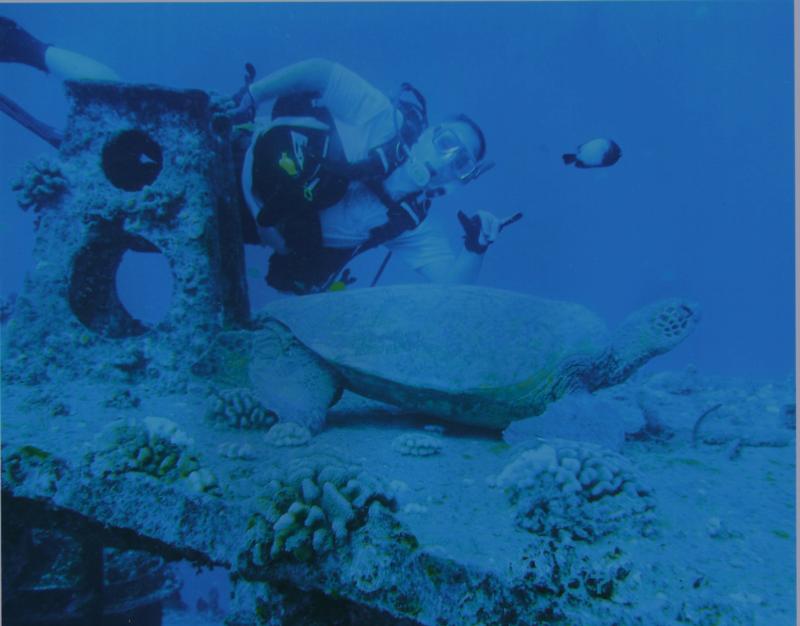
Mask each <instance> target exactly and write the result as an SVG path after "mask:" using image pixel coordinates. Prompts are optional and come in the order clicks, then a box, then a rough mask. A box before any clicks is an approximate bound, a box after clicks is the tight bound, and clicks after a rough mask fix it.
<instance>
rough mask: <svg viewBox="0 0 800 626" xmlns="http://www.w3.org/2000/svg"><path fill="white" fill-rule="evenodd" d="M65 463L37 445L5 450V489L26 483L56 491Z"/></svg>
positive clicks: (46, 490)
mask: <svg viewBox="0 0 800 626" xmlns="http://www.w3.org/2000/svg"><path fill="white" fill-rule="evenodd" d="M65 472H66V467H65V464H64V463H63V462H62V461H60V460H59V459H56V458H54V457H53V456H52V455H51V454H50V453H49V452H47V451H45V450H42V449H41V448H37V447H36V446H31V445H25V446H21V447H19V448H17V449H15V450H13V451H9V450H8V449H4V450H3V483H4V489H5V488H6V487H8V486H9V485H19V484H22V483H26V484H29V485H32V486H34V488H35V489H37V490H41V491H45V492H47V493H54V492H55V490H56V485H57V484H58V481H59V480H60V478H61V476H62V475H63V474H64V473H65Z"/></svg>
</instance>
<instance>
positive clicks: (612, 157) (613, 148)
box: [601, 140, 622, 165]
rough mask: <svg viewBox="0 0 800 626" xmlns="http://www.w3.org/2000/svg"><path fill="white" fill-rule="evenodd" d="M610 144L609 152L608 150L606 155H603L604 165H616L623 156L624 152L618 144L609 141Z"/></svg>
mask: <svg viewBox="0 0 800 626" xmlns="http://www.w3.org/2000/svg"><path fill="white" fill-rule="evenodd" d="M609 144H610V146H609V148H608V150H606V153H605V154H604V155H603V161H602V163H601V164H602V165H614V163H616V162H617V161H619V158H620V157H621V156H622V150H621V149H620V147H619V146H618V145H617V143H616V142H614V141H611V140H609Z"/></svg>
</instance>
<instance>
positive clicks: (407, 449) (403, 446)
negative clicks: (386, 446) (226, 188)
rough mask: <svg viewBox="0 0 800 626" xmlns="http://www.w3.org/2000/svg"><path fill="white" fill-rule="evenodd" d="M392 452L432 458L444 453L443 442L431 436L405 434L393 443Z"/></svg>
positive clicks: (396, 438)
mask: <svg viewBox="0 0 800 626" xmlns="http://www.w3.org/2000/svg"><path fill="white" fill-rule="evenodd" d="M392 450H394V451H395V452H399V453H400V454H404V455H406V456H431V455H433V454H439V453H440V452H441V451H442V442H441V441H440V440H439V439H436V438H435V437H431V436H430V435H421V434H419V433H404V434H402V435H400V436H398V437H395V439H394V441H392Z"/></svg>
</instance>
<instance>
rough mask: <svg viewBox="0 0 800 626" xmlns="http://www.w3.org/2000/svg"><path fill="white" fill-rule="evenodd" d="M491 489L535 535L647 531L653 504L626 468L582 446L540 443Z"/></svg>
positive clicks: (584, 536)
mask: <svg viewBox="0 0 800 626" xmlns="http://www.w3.org/2000/svg"><path fill="white" fill-rule="evenodd" d="M496 484H497V485H498V486H499V487H504V488H506V489H507V491H508V492H509V494H510V495H511V499H512V502H513V503H515V504H516V506H517V523H518V524H519V525H520V526H521V527H523V528H525V529H526V530H529V531H531V532H533V533H536V534H538V535H544V536H550V537H555V538H559V537H562V536H563V534H564V533H566V535H567V536H569V537H571V538H572V539H576V540H583V541H594V540H595V539H597V538H598V537H602V536H604V535H607V534H610V533H613V532H616V531H618V530H620V529H622V528H623V526H626V525H627V526H628V527H631V528H635V529H636V530H637V531H638V532H639V533H640V534H643V535H647V534H649V533H650V532H652V522H653V519H654V517H653V508H654V505H653V500H652V498H651V496H650V491H649V489H648V488H647V487H645V486H644V485H642V484H641V482H640V481H639V479H638V478H637V476H636V473H635V471H634V469H633V467H632V466H631V465H630V463H629V462H628V461H627V459H625V458H624V457H622V456H621V455H619V454H616V453H614V452H611V451H610V450H607V449H604V448H601V447H600V446H596V445H593V444H588V443H578V442H572V441H565V440H557V439H553V440H546V441H544V440H543V441H542V442H541V444H540V445H538V446H537V447H535V448H532V449H529V450H526V451H525V452H522V453H521V454H520V455H518V456H517V458H516V459H514V460H513V461H512V462H511V463H509V464H508V465H507V466H506V467H505V468H504V469H503V471H502V472H501V473H500V475H499V476H498V477H497V481H496Z"/></svg>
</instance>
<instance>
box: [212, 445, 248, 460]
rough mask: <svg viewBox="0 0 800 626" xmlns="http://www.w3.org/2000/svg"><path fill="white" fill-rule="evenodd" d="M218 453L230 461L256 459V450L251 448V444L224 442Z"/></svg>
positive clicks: (218, 448)
mask: <svg viewBox="0 0 800 626" xmlns="http://www.w3.org/2000/svg"><path fill="white" fill-rule="evenodd" d="M217 452H219V453H220V454H221V455H222V456H224V457H227V458H229V459H247V460H249V459H254V458H256V453H255V450H253V446H251V445H250V444H249V443H235V442H233V441H224V442H222V443H221V444H219V446H218V447H217Z"/></svg>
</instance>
